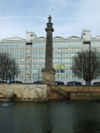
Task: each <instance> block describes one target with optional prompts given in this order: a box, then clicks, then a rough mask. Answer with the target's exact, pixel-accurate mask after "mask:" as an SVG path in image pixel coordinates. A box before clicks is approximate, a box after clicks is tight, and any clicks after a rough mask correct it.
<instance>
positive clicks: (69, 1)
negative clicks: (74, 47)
mask: <svg viewBox="0 0 100 133" xmlns="http://www.w3.org/2000/svg"><path fill="white" fill-rule="evenodd" d="M49 14H50V15H51V16H52V22H53V24H54V25H53V27H54V30H55V31H54V36H63V37H69V36H74V35H76V36H81V33H82V31H83V30H84V29H87V30H91V32H92V36H97V35H100V0H0V39H1V38H6V37H13V36H19V37H23V38H25V37H26V35H25V32H26V31H28V32H29V31H31V32H35V33H36V35H37V36H45V35H46V34H45V30H44V29H45V27H46V23H47V21H48V20H47V19H48V16H49Z"/></svg>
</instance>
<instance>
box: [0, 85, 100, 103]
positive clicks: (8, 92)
mask: <svg viewBox="0 0 100 133" xmlns="http://www.w3.org/2000/svg"><path fill="white" fill-rule="evenodd" d="M12 97H13V98H14V99H15V100H17V101H40V102H41V101H47V100H58V99H66V100H100V87H99V86H57V85H54V86H53V85H48V86H47V85H45V84H41V85H34V84H0V99H1V100H2V99H10V98H12Z"/></svg>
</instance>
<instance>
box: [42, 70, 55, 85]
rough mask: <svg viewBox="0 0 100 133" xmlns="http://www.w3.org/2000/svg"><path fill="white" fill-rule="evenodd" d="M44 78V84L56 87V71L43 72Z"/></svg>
mask: <svg viewBox="0 0 100 133" xmlns="http://www.w3.org/2000/svg"><path fill="white" fill-rule="evenodd" d="M42 78H43V83H45V84H48V85H54V84H55V70H54V69H52V70H50V71H49V70H45V69H43V70H42Z"/></svg>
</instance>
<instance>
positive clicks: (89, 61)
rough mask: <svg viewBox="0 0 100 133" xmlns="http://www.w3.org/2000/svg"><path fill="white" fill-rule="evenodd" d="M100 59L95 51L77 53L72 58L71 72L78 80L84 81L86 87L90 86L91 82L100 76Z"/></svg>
mask: <svg viewBox="0 0 100 133" xmlns="http://www.w3.org/2000/svg"><path fill="white" fill-rule="evenodd" d="M99 68H100V59H99V56H98V55H97V52H96V51H82V52H78V53H77V55H76V56H74V57H73V63H72V72H73V74H74V75H76V76H77V77H79V78H83V79H84V80H85V81H86V85H91V80H93V79H95V78H97V77H98V76H100V70H99Z"/></svg>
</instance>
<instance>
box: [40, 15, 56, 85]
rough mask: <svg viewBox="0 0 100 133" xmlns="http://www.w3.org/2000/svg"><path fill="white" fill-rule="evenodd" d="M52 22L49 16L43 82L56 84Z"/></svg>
mask: <svg viewBox="0 0 100 133" xmlns="http://www.w3.org/2000/svg"><path fill="white" fill-rule="evenodd" d="M52 25H53V24H52V23H51V16H49V17H48V23H47V28H46V29H45V30H46V32H47V36H46V55H45V68H44V69H43V70H42V75H43V83H45V84H50V85H53V84H55V70H54V69H53V43H52V32H53V31H54V29H53V27H52Z"/></svg>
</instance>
